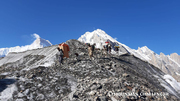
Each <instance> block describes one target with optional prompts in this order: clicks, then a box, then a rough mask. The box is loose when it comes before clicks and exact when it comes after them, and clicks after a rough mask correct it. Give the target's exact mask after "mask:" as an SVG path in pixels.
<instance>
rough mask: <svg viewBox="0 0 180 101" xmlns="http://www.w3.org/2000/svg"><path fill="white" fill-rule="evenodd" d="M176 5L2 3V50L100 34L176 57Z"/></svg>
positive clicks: (179, 27)
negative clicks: (36, 37) (38, 41)
mask: <svg viewBox="0 0 180 101" xmlns="http://www.w3.org/2000/svg"><path fill="white" fill-rule="evenodd" d="M179 5H180V0H0V35H1V37H0V48H5V47H13V46H23V45H27V44H31V43H32V42H33V40H34V39H33V38H32V37H31V35H32V34H34V33H37V34H38V35H40V37H42V38H44V39H47V40H49V41H50V42H51V43H52V44H58V43H61V42H64V41H66V40H69V39H78V38H79V37H80V36H81V35H82V34H84V33H85V32H87V31H90V32H92V31H93V30H95V29H102V30H104V31H105V32H106V33H107V34H109V35H110V36H112V37H114V38H117V40H118V41H119V42H121V43H123V44H126V45H127V46H129V47H130V48H133V49H137V48H138V47H142V46H147V47H148V48H150V49H151V50H153V51H154V52H156V53H158V54H159V53H160V52H163V53H164V54H166V55H169V54H171V53H174V52H176V53H178V54H179V55H180V47H179V46H180V45H179V43H180V42H179V39H180V6H179Z"/></svg>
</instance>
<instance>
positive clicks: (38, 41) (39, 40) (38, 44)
mask: <svg viewBox="0 0 180 101" xmlns="http://www.w3.org/2000/svg"><path fill="white" fill-rule="evenodd" d="M51 45H52V44H51V43H50V42H49V41H48V40H45V39H42V38H40V37H38V38H37V39H36V40H35V41H34V42H33V43H32V44H31V45H30V46H31V47H32V48H42V47H47V46H51Z"/></svg>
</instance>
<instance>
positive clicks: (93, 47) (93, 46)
mask: <svg viewBox="0 0 180 101" xmlns="http://www.w3.org/2000/svg"><path fill="white" fill-rule="evenodd" d="M95 46H96V44H95V43H94V44H93V45H92V46H91V47H92V54H94V50H95Z"/></svg>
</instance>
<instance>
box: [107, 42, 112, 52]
mask: <svg viewBox="0 0 180 101" xmlns="http://www.w3.org/2000/svg"><path fill="white" fill-rule="evenodd" d="M111 49H112V47H111V44H110V43H109V45H108V50H109V54H111Z"/></svg>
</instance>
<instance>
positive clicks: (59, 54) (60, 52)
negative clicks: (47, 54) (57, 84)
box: [57, 47, 64, 66]
mask: <svg viewBox="0 0 180 101" xmlns="http://www.w3.org/2000/svg"><path fill="white" fill-rule="evenodd" d="M57 49H58V51H59V53H58V56H59V65H60V66H61V64H62V63H63V56H64V52H63V50H62V49H60V48H59V47H58V48H57Z"/></svg>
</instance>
